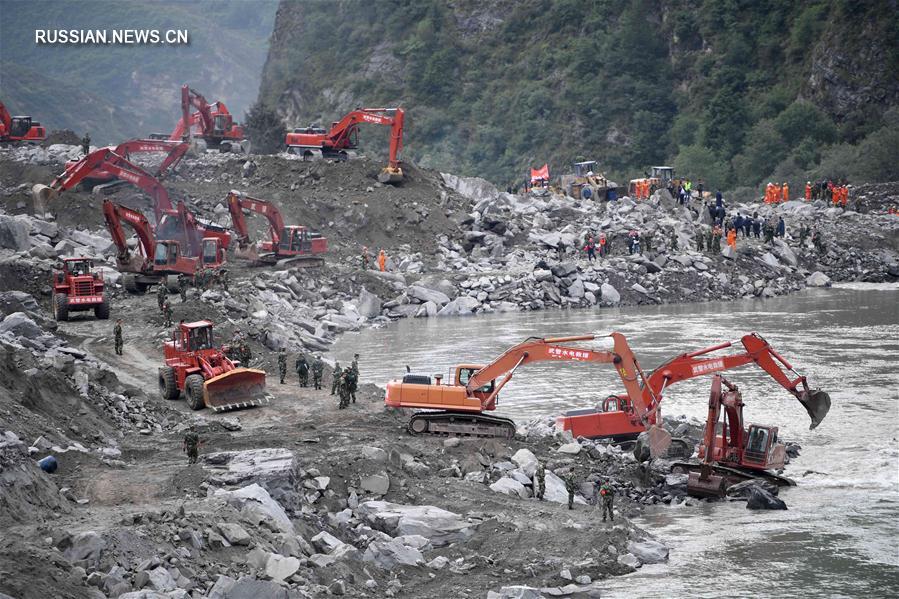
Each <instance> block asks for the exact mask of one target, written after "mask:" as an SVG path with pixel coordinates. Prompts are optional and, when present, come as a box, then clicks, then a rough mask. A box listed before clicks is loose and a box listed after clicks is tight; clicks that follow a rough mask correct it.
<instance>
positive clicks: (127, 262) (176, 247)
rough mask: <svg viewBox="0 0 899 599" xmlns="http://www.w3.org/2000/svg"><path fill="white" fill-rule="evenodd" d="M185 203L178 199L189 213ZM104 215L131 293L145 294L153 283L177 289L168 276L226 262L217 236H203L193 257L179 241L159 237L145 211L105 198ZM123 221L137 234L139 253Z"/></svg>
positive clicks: (182, 210) (215, 266)
mask: <svg viewBox="0 0 899 599" xmlns="http://www.w3.org/2000/svg"><path fill="white" fill-rule="evenodd" d="M183 206H184V204H183V202H179V205H178V210H179V211H180V212H181V213H182V214H183V213H185V212H186V209H185V208H184V207H183ZM103 218H104V219H105V220H106V228H107V229H108V230H109V234H110V236H111V237H112V242H113V243H114V244H115V246H116V250H117V254H116V267H117V268H118V270H119V271H121V272H123V273H125V274H124V276H123V285H124V287H125V289H126V290H128V291H130V292H132V293H144V292H145V291H146V290H147V288H148V287H149V286H150V285H167V286H168V287H170V288H177V283H176V282H172V283H171V284H169V281H168V277H169V276H177V275H179V274H183V275H189V276H193V275H194V274H195V273H196V271H197V270H198V269H199V268H213V269H214V268H218V267H220V266H221V265H222V264H223V263H224V261H225V250H224V248H223V247H222V246H221V242H220V240H219V239H218V238H217V237H207V238H203V239H202V240H201V241H200V244H201V250H200V251H199V252H197V253H196V255H194V256H185V255H184V253H183V252H182V245H181V243H180V242H179V241H177V240H174V239H156V236H155V235H154V234H153V228H152V227H151V226H150V222H149V221H148V220H147V217H146V216H144V215H143V213H142V212H139V211H137V210H132V209H131V208H127V207H125V206H122V205H120V204H116V203H114V202H112V201H110V200H104V201H103ZM123 224H128V225H129V226H130V227H131V228H132V229H134V232H135V233H136V234H137V240H138V246H137V247H138V251H137V253H133V252H132V251H131V249H130V248H129V247H128V240H127V238H126V237H125V229H124V227H123Z"/></svg>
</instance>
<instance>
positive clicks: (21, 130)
mask: <svg viewBox="0 0 899 599" xmlns="http://www.w3.org/2000/svg"><path fill="white" fill-rule="evenodd" d="M45 139H47V130H46V129H45V128H44V127H42V126H41V124H40V123H38V122H37V121H32V120H31V117H30V116H12V115H10V114H9V111H8V110H6V106H4V105H3V102H0V143H10V142H17V141H24V142H32V143H35V142H40V141H44V140H45Z"/></svg>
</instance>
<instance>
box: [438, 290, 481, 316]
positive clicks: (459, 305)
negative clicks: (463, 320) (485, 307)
mask: <svg viewBox="0 0 899 599" xmlns="http://www.w3.org/2000/svg"><path fill="white" fill-rule="evenodd" d="M480 305H481V302H479V301H478V300H476V299H475V298H473V297H469V296H467V295H463V296H461V297H457V298H456V299H454V300H453V301H451V302H450V303H448V304H446V305H445V306H443V308H441V309H440V311H439V312H438V313H437V316H466V315H468V314H471V313H472V312H474V311H475V310H476V309H477V308H478V307H479V306H480Z"/></svg>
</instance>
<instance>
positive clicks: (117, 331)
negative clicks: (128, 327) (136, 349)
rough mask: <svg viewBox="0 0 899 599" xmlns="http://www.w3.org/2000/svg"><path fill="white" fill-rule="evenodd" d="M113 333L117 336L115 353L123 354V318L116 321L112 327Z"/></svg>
mask: <svg viewBox="0 0 899 599" xmlns="http://www.w3.org/2000/svg"><path fill="white" fill-rule="evenodd" d="M112 334H113V336H114V337H115V353H116V355H117V356H121V355H122V346H123V345H124V344H125V342H124V341H123V340H122V319H121V318H119V319H118V320H116V321H115V326H114V327H113V329H112Z"/></svg>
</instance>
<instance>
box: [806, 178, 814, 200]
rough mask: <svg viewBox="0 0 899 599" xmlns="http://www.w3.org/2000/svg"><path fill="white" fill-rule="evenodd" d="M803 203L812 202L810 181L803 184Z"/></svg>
mask: <svg viewBox="0 0 899 599" xmlns="http://www.w3.org/2000/svg"><path fill="white" fill-rule="evenodd" d="M805 201H806V202H811V201H812V182H811V181H806V182H805Z"/></svg>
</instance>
